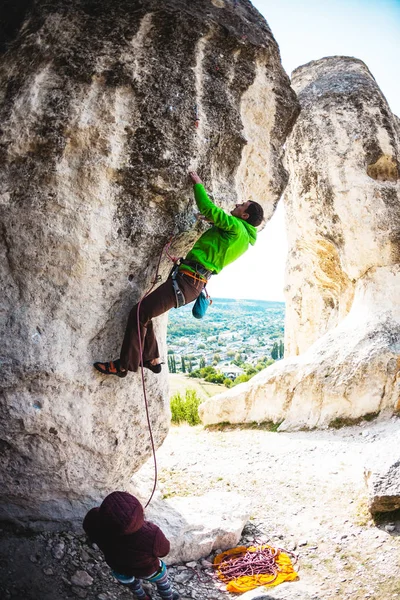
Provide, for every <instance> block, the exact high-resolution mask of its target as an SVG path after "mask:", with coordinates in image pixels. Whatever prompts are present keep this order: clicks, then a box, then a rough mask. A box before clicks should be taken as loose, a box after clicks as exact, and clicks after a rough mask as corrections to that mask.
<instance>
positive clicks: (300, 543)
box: [297, 540, 308, 546]
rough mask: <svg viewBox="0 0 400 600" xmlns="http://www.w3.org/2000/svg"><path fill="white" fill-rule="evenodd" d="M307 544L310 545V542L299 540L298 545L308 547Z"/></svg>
mask: <svg viewBox="0 0 400 600" xmlns="http://www.w3.org/2000/svg"><path fill="white" fill-rule="evenodd" d="M307 544H308V541H307V540H299V542H298V544H297V545H298V546H307Z"/></svg>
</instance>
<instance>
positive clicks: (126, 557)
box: [83, 492, 170, 577]
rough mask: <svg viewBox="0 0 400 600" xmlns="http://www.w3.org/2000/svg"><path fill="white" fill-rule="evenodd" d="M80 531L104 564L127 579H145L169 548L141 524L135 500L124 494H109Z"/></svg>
mask: <svg viewBox="0 0 400 600" xmlns="http://www.w3.org/2000/svg"><path fill="white" fill-rule="evenodd" d="M83 529H84V530H85V532H86V534H87V535H88V537H89V539H90V540H91V541H92V542H94V543H96V544H97V545H98V547H99V548H100V550H101V551H102V552H103V553H104V558H105V560H106V562H107V564H108V565H109V566H110V567H111V568H112V569H113V570H114V571H116V572H117V573H120V574H122V575H127V576H129V577H131V576H134V577H148V576H149V575H152V574H153V573H155V572H156V571H158V569H159V567H160V561H159V557H161V556H166V555H167V554H168V552H169V549H170V544H169V541H168V540H167V538H166V537H165V535H164V534H163V532H162V531H161V529H160V528H159V527H157V525H154V523H151V522H150V521H145V520H144V515H143V507H142V505H141V504H140V502H139V500H137V498H135V497H134V496H132V495H131V494H128V493H127V492H113V493H112V494H110V495H109V496H107V498H105V499H104V501H103V502H102V504H101V506H100V507H97V508H92V510H90V511H89V512H88V513H87V515H86V517H85V519H84V521H83Z"/></svg>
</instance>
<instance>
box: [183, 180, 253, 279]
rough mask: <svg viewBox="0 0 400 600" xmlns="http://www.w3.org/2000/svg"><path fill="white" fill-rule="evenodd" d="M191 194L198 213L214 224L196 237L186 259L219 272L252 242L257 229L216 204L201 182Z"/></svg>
mask: <svg viewBox="0 0 400 600" xmlns="http://www.w3.org/2000/svg"><path fill="white" fill-rule="evenodd" d="M194 196H195V200H196V204H197V206H198V209H199V211H200V212H201V214H202V215H204V216H205V217H206V218H207V219H210V221H212V222H213V223H214V225H213V226H212V227H211V228H210V229H208V230H207V231H206V232H205V233H203V235H202V236H201V237H200V238H199V239H198V240H197V242H196V243H195V245H194V246H193V248H192V249H191V250H190V252H189V253H188V254H187V256H186V258H187V260H190V261H193V262H197V263H200V264H201V265H203V266H204V267H206V269H208V270H209V271H212V272H213V273H219V272H220V271H221V269H223V268H224V267H226V265H229V263H231V262H233V261H234V260H236V259H237V258H239V256H241V255H242V254H243V253H244V252H246V250H247V249H248V247H249V244H252V245H254V244H255V242H256V239H257V229H256V228H255V227H253V225H250V224H249V223H247V222H246V221H244V220H243V219H239V218H238V217H233V216H232V215H228V214H226V212H225V211H224V210H222V208H218V206H215V204H214V203H213V202H211V200H210V199H209V197H208V196H207V192H206V190H205V189H204V186H203V185H202V184H201V183H196V184H195V185H194ZM183 264H185V260H183ZM185 268H186V267H185ZM190 270H191V271H193V269H190Z"/></svg>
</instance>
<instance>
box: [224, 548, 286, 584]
mask: <svg viewBox="0 0 400 600" xmlns="http://www.w3.org/2000/svg"><path fill="white" fill-rule="evenodd" d="M290 557H291V558H293V559H294V560H293V562H294V563H295V562H296V561H297V557H296V555H295V554H293V552H289V551H288V550H284V549H282V548H273V547H272V546H269V545H268V544H263V545H258V546H250V547H248V548H247V547H245V546H239V547H237V548H233V549H232V550H228V551H226V552H223V553H222V554H219V555H218V556H216V557H215V559H214V564H213V567H214V568H215V569H216V575H217V577H218V578H219V579H221V580H222V581H223V582H224V583H226V584H227V590H228V591H234V592H243V591H246V590H250V589H253V588H255V587H257V586H258V585H273V584H274V583H280V582H281V581H283V580H289V579H297V573H296V572H295V571H294V569H293V566H292V562H291V560H290ZM278 576H279V581H276V580H277V578H278Z"/></svg>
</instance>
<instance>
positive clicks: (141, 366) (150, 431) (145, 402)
mask: <svg viewBox="0 0 400 600" xmlns="http://www.w3.org/2000/svg"><path fill="white" fill-rule="evenodd" d="M172 240H173V236H172V237H171V238H170V239H169V241H168V242H167V243H166V244H165V246H164V247H163V249H162V250H161V252H160V256H159V257H158V262H157V268H156V274H155V277H154V280H153V281H152V282H151V286H150V288H149V289H148V290H147V292H146V293H145V294H144V295H143V296H142V298H141V299H140V300H139V302H138V307H137V311H136V325H137V331H138V341H139V354H140V372H141V375H142V388H143V398H144V405H145V408H146V418H147V425H148V428H149V435H150V441H151V449H152V453H153V461H154V485H153V490H152V492H151V495H150V498H149V499H148V500H147V503H146V505H145V508H147V507H148V505H149V504H150V502H151V500H152V498H153V496H154V492H155V491H156V487H157V480H158V469H157V458H156V448H155V445H154V438H153V430H152V427H151V421H150V414H149V404H148V402H147V394H146V384H145V381H144V367H143V348H142V336H141V333H140V306H141V304H142V302H143V300H144V299H145V298H146V297H147V296H148V295H149V294H150V293H151V292H152V291H153V289H154V286H155V285H156V283H158V282H159V281H160V275H159V270H160V264H161V259H162V256H163V254H164V252H165V254H166V255H167V256H168V258H169V259H170V260H174V259H173V257H172V256H170V254H169V252H168V251H169V248H170V246H171V244H172Z"/></svg>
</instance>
